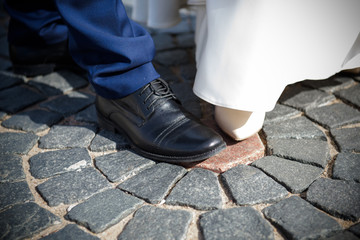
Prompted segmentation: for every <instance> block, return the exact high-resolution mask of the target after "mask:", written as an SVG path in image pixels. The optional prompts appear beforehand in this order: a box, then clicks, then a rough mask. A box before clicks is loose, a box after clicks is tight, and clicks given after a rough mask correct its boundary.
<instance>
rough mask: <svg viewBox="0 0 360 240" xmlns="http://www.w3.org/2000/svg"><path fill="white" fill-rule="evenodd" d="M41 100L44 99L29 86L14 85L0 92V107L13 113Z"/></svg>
mask: <svg viewBox="0 0 360 240" xmlns="http://www.w3.org/2000/svg"><path fill="white" fill-rule="evenodd" d="M42 100H45V97H44V96H43V95H42V94H39V93H37V92H35V91H33V90H31V89H29V88H25V87H22V86H15V87H12V88H8V89H5V90H2V91H1V92H0V109H1V110H3V111H5V112H9V113H15V112H17V111H20V110H22V109H24V108H26V107H29V106H31V105H33V104H35V103H38V102H40V101H42Z"/></svg>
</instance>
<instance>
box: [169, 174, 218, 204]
mask: <svg viewBox="0 0 360 240" xmlns="http://www.w3.org/2000/svg"><path fill="white" fill-rule="evenodd" d="M166 204H170V205H183V206H190V207H193V208H196V209H199V210H211V209H217V208H221V207H222V198H221V193H220V185H219V182H218V179H217V176H216V175H215V174H214V173H213V172H211V171H208V170H205V169H194V170H192V171H190V172H189V173H188V174H187V175H186V176H185V177H184V178H182V179H181V180H180V181H179V183H177V184H176V186H175V187H174V189H173V190H172V191H171V193H170V195H169V197H168V198H167V199H166Z"/></svg>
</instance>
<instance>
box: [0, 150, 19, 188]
mask: <svg viewBox="0 0 360 240" xmlns="http://www.w3.org/2000/svg"><path fill="white" fill-rule="evenodd" d="M0 166H1V168H0V183H1V182H12V181H18V180H24V179H25V173H24V170H23V167H22V159H21V157H19V156H17V155H15V154H0Z"/></svg>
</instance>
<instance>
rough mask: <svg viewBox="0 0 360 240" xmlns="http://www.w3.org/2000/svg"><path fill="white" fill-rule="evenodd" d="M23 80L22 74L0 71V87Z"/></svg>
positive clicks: (6, 86) (10, 85) (12, 84)
mask: <svg viewBox="0 0 360 240" xmlns="http://www.w3.org/2000/svg"><path fill="white" fill-rule="evenodd" d="M23 82H24V78H23V77H22V76H18V75H15V74H13V73H11V72H6V71H0V89H5V88H8V87H12V86H14V85H18V84H20V83H23Z"/></svg>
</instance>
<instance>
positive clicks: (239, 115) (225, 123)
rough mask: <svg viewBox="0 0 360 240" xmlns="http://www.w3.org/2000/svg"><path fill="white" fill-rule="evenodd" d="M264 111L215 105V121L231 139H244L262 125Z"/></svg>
mask: <svg viewBox="0 0 360 240" xmlns="http://www.w3.org/2000/svg"><path fill="white" fill-rule="evenodd" d="M264 119H265V112H248V111H241V110H236V109H230V108H225V107H220V106H215V121H216V122H217V124H218V125H219V127H220V128H221V129H222V130H223V131H224V132H225V133H226V134H228V135H229V136H230V137H232V138H233V139H235V140H237V141H240V140H244V139H246V138H248V137H250V136H252V135H254V134H255V133H257V132H258V131H259V130H260V129H261V128H262V126H263V124H264Z"/></svg>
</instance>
